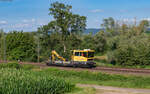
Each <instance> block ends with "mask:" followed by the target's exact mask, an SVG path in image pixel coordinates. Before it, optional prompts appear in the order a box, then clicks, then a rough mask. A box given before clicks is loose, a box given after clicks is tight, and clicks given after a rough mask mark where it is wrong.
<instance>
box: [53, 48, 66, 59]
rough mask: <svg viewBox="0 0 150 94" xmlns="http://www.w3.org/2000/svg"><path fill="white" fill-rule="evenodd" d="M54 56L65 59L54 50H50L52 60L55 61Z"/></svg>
mask: <svg viewBox="0 0 150 94" xmlns="http://www.w3.org/2000/svg"><path fill="white" fill-rule="evenodd" d="M55 56H56V57H57V58H59V59H61V60H62V61H66V59H65V58H63V57H61V56H60V55H59V54H58V53H57V52H56V51H55V50H53V51H52V61H55Z"/></svg>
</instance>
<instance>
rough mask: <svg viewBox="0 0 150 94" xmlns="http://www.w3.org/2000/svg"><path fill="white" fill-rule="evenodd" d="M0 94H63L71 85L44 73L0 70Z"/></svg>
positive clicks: (69, 89)
mask: <svg viewBox="0 0 150 94" xmlns="http://www.w3.org/2000/svg"><path fill="white" fill-rule="evenodd" d="M0 76H1V77H0V94H63V93H65V92H69V91H71V90H72V88H73V87H74V85H73V84H70V83H68V82H65V81H64V80H62V79H59V78H56V77H52V76H49V75H48V74H45V73H40V72H33V71H27V70H22V69H19V70H18V69H9V68H5V69H3V68H2V69H0Z"/></svg>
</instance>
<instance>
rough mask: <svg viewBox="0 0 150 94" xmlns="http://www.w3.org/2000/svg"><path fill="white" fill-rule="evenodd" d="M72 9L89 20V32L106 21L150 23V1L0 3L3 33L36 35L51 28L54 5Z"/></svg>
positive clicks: (10, 0) (14, 0) (30, 0)
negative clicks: (41, 29)
mask: <svg viewBox="0 0 150 94" xmlns="http://www.w3.org/2000/svg"><path fill="white" fill-rule="evenodd" d="M56 1H59V2H62V3H65V4H69V5H72V7H73V9H72V12H73V13H75V14H80V15H82V16H86V17H87V28H100V25H101V24H102V22H103V19H104V18H108V17H113V18H114V19H115V20H117V21H118V22H120V23H121V22H125V23H132V22H134V21H135V18H136V20H137V21H140V20H142V19H147V20H149V21H150V0H0V29H3V30H4V31H6V32H9V31H13V30H23V31H36V30H37V28H38V27H40V26H42V25H46V24H48V22H50V21H52V20H53V17H52V16H50V15H48V14H49V8H50V4H51V3H53V2H56Z"/></svg>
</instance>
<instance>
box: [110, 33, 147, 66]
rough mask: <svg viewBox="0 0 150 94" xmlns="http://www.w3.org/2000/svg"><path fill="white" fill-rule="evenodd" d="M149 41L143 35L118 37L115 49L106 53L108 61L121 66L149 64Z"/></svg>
mask: <svg viewBox="0 0 150 94" xmlns="http://www.w3.org/2000/svg"><path fill="white" fill-rule="evenodd" d="M149 48H150V43H149V39H148V37H147V36H145V35H140V36H134V37H132V38H129V39H125V38H122V39H121V38H120V40H119V44H118V47H117V49H116V50H114V51H112V52H109V53H108V58H109V61H110V62H115V63H116V64H117V65H122V66H137V65H140V66H145V65H150V49H149Z"/></svg>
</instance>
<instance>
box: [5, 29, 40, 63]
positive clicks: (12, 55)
mask: <svg viewBox="0 0 150 94" xmlns="http://www.w3.org/2000/svg"><path fill="white" fill-rule="evenodd" d="M6 43H7V56H8V60H21V61H36V58H37V54H36V51H35V49H36V44H35V43H34V37H33V35H32V33H28V32H17V31H13V32H9V33H7V36H6Z"/></svg>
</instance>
